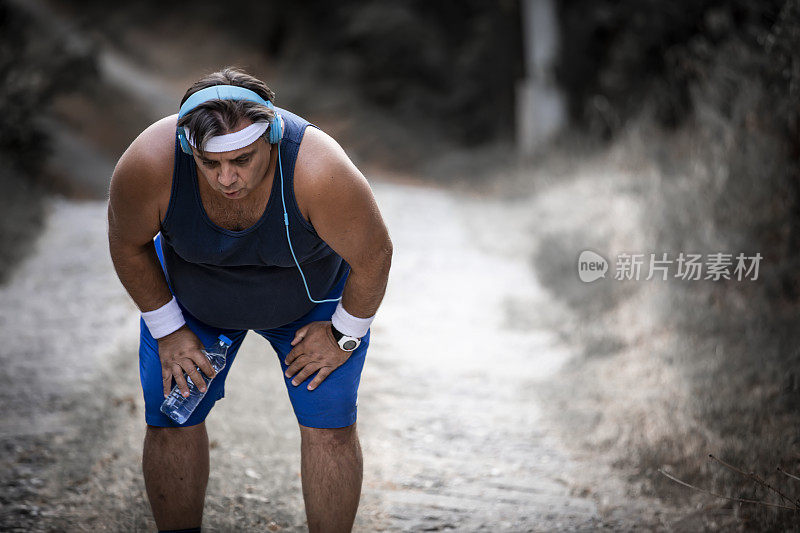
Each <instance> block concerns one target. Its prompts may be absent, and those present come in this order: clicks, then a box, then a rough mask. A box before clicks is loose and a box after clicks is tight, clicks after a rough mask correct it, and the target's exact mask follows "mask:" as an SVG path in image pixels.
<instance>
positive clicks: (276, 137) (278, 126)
mask: <svg viewBox="0 0 800 533" xmlns="http://www.w3.org/2000/svg"><path fill="white" fill-rule="evenodd" d="M282 138H283V123H282V121H281V116H280V115H278V114H277V113H276V114H275V118H274V119H272V121H271V122H270V123H269V143H270V144H278V143H279V142H281V139H282Z"/></svg>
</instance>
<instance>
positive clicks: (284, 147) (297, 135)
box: [276, 108, 317, 236]
mask: <svg viewBox="0 0 800 533" xmlns="http://www.w3.org/2000/svg"><path fill="white" fill-rule="evenodd" d="M276 109H277V111H278V113H280V115H281V117H283V120H284V135H283V138H282V139H281V170H282V171H283V180H284V190H285V200H286V209H287V210H288V212H289V216H291V217H292V219H293V220H295V221H297V222H298V223H299V224H300V225H301V226H302V227H303V228H305V229H306V230H307V231H309V232H311V233H312V234H313V235H315V236H316V235H317V232H316V230H315V229H314V226H312V225H311V224H310V223H309V222H308V220H306V219H305V217H303V215H302V214H301V213H300V208H299V207H298V205H297V199H296V197H295V194H294V167H295V163H296V162H297V154H298V152H299V151H300V143H301V142H302V140H303V135H304V134H305V131H306V128H307V127H309V126H311V127H316V126H315V125H314V124H311V123H310V122H309V121H307V120H306V119H304V118H302V117H300V116H298V115H295V114H294V113H292V112H290V111H286V110H285V109H281V108H276Z"/></svg>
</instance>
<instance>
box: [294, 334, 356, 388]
mask: <svg viewBox="0 0 800 533" xmlns="http://www.w3.org/2000/svg"><path fill="white" fill-rule="evenodd" d="M292 346H294V348H292V351H290V352H289V355H287V356H286V360H285V361H284V362H285V363H286V365H288V367H289V368H287V369H286V377H287V378H290V377H292V376H294V375H295V374H297V375H296V376H295V377H294V379H292V385H294V386H297V385H299V384H300V383H302V382H304V381H305V380H306V378H308V376H310V375H311V374H313V373H314V372H317V371H318V370H319V372H317V375H316V376H315V377H314V379H313V380H311V383H309V384H308V390H314V389H315V388H317V386H318V385H319V384H320V383H322V382H323V381H324V380H325V378H327V377H328V376H329V375H330V374H331V372H333V371H334V370H336V369H337V368H339V367H340V366H342V365H343V364H344V363H345V361H347V360H348V359H349V358H350V354H351V353H352V352H346V351H344V350H342V349H341V348H340V347H339V344H338V343H337V342H336V339H334V338H333V332H332V331H331V323H330V321H327V322H311V323H309V324H306V325H305V326H303V327H301V328H300V329H298V330H297V332H296V333H295V335H294V340H292Z"/></svg>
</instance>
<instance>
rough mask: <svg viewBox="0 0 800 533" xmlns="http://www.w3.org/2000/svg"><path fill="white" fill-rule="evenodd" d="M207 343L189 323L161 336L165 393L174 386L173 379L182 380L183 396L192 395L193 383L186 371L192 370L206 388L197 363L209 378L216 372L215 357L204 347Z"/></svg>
mask: <svg viewBox="0 0 800 533" xmlns="http://www.w3.org/2000/svg"><path fill="white" fill-rule="evenodd" d="M202 349H203V344H202V343H201V342H200V339H198V338H197V336H196V335H195V334H194V333H193V332H192V330H190V329H189V328H188V326H186V325H185V324H184V325H183V326H182V327H181V328H180V329H177V330H175V331H173V332H172V333H170V334H169V335H167V336H166V337H161V338H160V339H158V356H159V358H160V359H161V378H162V384H163V385H164V397H165V398H166V397H167V396H169V392H170V390H172V380H173V379H174V380H175V383H177V384H178V387H180V389H181V394H183V397H184V398H185V397H187V396H189V385H188V384H187V383H186V378H185V377H184V375H183V374H184V372H185V373H187V374H189V377H191V378H192V381H194V384H195V385H197V388H198V389H200V391H201V392H205V390H206V382H205V380H204V379H203V377H202V376H201V375H200V372H199V371H198V369H197V367H200V370H202V371H203V374H205V375H206V376H208V377H209V378H213V377H214V376H215V375H216V372H214V367H212V366H211V361H209V360H208V357H206V356H205V354H204V353H203V352H202V351H201V350H202Z"/></svg>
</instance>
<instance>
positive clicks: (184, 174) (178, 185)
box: [161, 135, 194, 231]
mask: <svg viewBox="0 0 800 533" xmlns="http://www.w3.org/2000/svg"><path fill="white" fill-rule="evenodd" d="M193 173H194V159H193V158H192V156H191V155H189V154H185V153H183V150H181V145H180V142H179V141H178V136H177V135H176V136H175V165H174V166H173V169H172V189H171V192H170V197H169V206H168V207H167V212H166V213H165V214H164V218H163V220H162V221H161V228H162V230H167V231H169V228H170V226H171V223H172V220H173V218H174V217H175V212H176V211H183V210H185V209H191V205H192V202H193V201H194V187H193V182H192V180H193Z"/></svg>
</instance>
